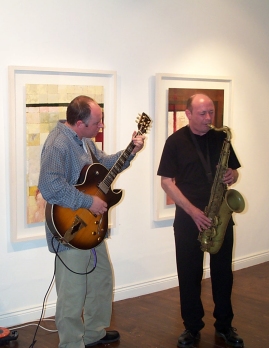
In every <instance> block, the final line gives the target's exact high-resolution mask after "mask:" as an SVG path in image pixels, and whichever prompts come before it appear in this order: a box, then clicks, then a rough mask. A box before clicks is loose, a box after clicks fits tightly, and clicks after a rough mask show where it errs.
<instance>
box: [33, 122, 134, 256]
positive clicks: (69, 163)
mask: <svg viewBox="0 0 269 348" xmlns="http://www.w3.org/2000/svg"><path fill="white" fill-rule="evenodd" d="M63 122H64V121H59V122H58V123H57V125H56V127H55V128H54V129H53V130H52V131H51V132H50V134H49V135H48V137H47V139H46V141H45V144H44V146H43V149H42V153H41V164H40V176H39V183H38V188H39V190H40V192H41V194H42V196H43V198H44V199H45V200H46V201H47V202H49V203H50V204H57V205H60V206H62V207H67V208H71V209H73V210H77V209H79V208H86V209H89V208H90V206H91V205H92V202H93V198H92V196H90V195H88V194H85V193H83V192H81V191H79V190H77V189H76V187H75V186H74V185H76V184H77V182H78V179H79V176H80V174H81V170H82V168H83V167H84V166H85V165H89V164H92V163H93V160H92V158H91V155H90V154H88V153H86V152H85V150H84V148H83V142H82V141H81V140H80V139H79V137H78V136H77V134H76V132H74V131H73V130H72V129H70V128H69V127H67V126H66V125H64V123H63ZM84 141H87V143H88V145H89V147H90V148H91V150H92V152H93V153H94V155H95V157H96V158H97V159H98V161H99V162H100V163H101V164H102V165H104V166H105V167H106V168H107V169H110V168H111V167H112V166H113V165H114V163H115V162H116V161H117V160H118V158H119V157H120V155H121V154H122V151H119V152H117V153H116V154H114V155H106V154H105V153H104V152H103V151H101V150H99V149H98V148H97V147H96V145H95V143H94V142H93V141H92V140H91V139H84ZM133 158H134V156H133V155H130V157H129V158H128V160H127V161H126V162H125V164H124V166H123V168H122V170H124V169H126V168H127V167H128V166H129V165H130V161H131V160H132V159H133ZM46 237H47V243H48V248H49V250H50V251H51V252H55V251H54V249H53V247H52V237H53V235H52V233H51V232H50V230H49V229H48V226H47V224H46ZM54 248H55V250H58V252H60V251H63V250H67V249H69V247H68V246H65V245H63V244H61V243H60V245H59V242H57V241H56V240H55V239H54Z"/></svg>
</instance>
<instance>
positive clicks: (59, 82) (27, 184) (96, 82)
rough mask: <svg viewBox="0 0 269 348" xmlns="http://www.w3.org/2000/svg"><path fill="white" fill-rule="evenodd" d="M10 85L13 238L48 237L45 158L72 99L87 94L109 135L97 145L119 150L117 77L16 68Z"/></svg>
mask: <svg viewBox="0 0 269 348" xmlns="http://www.w3.org/2000/svg"><path fill="white" fill-rule="evenodd" d="M9 87H10V178H11V184H10V206H11V209H10V221H11V240H12V241H13V242H18V241H26V240H32V239H40V238H44V236H45V230H44V220H45V216H44V209H45V201H44V200H43V198H42V196H41V193H40V192H39V190H38V188H37V184H38V177H39V170H40V154H41V150H42V146H43V144H44V142H45V140H46V138H47V135H48V134H49V132H50V131H51V130H52V129H53V128H54V127H55V125H56V123H57V122H58V120H60V119H65V118H66V115H65V113H66V108H67V105H68V104H69V102H70V101H71V100H72V99H73V98H75V97H76V96H78V95H82V94H83V95H88V96H90V97H92V98H93V99H95V100H96V101H97V102H98V103H99V105H100V106H101V107H102V108H103V114H104V118H105V120H106V121H105V123H106V126H107V131H106V130H105V131H104V132H101V133H99V134H98V135H97V137H96V139H95V141H96V143H97V146H99V147H100V148H102V149H103V150H105V151H107V152H113V151H114V150H115V143H114V139H115V134H114V132H115V122H114V117H115V111H116V102H115V100H116V98H115V97H116V96H115V91H116V73H115V72H114V71H91V70H65V69H56V68H33V67H16V66H11V67H9ZM112 212H113V211H112ZM112 214H114V213H112ZM110 227H111V226H110Z"/></svg>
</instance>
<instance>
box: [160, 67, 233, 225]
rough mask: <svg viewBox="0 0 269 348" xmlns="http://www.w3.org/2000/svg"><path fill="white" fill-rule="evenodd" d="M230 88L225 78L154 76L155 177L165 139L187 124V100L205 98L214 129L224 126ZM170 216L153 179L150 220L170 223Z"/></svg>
mask: <svg viewBox="0 0 269 348" xmlns="http://www.w3.org/2000/svg"><path fill="white" fill-rule="evenodd" d="M231 84H232V80H231V79H230V78H226V77H207V76H188V75H173V74H156V96H155V100H156V105H155V110H156V111H155V118H156V120H155V131H156V135H155V156H154V157H155V168H154V171H155V176H156V173H157V170H158V166H159V161H160V158H161V154H162V150H163V147H164V144H165V141H166V139H167V137H168V136H169V135H171V134H172V133H173V132H175V131H176V130H178V129H179V128H181V127H184V126H186V125H187V124H188V119H187V117H186V115H185V109H186V102H187V100H188V98H189V97H190V96H192V95H193V94H196V93H205V94H207V95H208V96H209V97H210V98H211V99H212V100H213V102H214V105H215V111H216V116H215V120H214V124H215V126H216V127H221V126H222V125H223V124H225V125H228V124H229V117H230V114H231ZM174 214H175V205H174V202H173V201H172V200H171V199H170V197H168V196H167V195H166V194H165V192H164V191H163V190H162V188H161V183H160V177H159V176H157V177H156V179H155V181H154V220H155V221H162V220H171V219H173V218H174Z"/></svg>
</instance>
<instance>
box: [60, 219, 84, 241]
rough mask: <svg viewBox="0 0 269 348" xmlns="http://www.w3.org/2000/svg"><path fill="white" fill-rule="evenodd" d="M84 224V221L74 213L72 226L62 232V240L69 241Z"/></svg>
mask: <svg viewBox="0 0 269 348" xmlns="http://www.w3.org/2000/svg"><path fill="white" fill-rule="evenodd" d="M86 226H87V225H86V223H85V222H84V221H83V220H82V219H81V218H80V217H79V216H77V215H76V216H75V220H74V221H73V224H72V226H71V227H70V228H69V229H68V230H67V231H66V232H65V234H64V240H65V241H66V242H67V243H68V242H70V240H72V239H73V238H74V237H75V236H76V234H77V233H78V232H79V231H80V230H81V229H82V228H84V227H86Z"/></svg>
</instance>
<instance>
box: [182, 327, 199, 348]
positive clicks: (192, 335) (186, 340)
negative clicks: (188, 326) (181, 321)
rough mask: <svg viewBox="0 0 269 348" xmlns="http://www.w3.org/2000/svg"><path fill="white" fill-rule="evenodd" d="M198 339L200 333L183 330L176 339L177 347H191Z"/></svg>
mask: <svg viewBox="0 0 269 348" xmlns="http://www.w3.org/2000/svg"><path fill="white" fill-rule="evenodd" d="M199 339H200V332H191V331H190V330H185V331H184V332H183V333H182V334H181V335H180V336H179V338H178V342H177V346H178V347H192V346H193V345H194V343H195V341H198V340H199Z"/></svg>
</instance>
